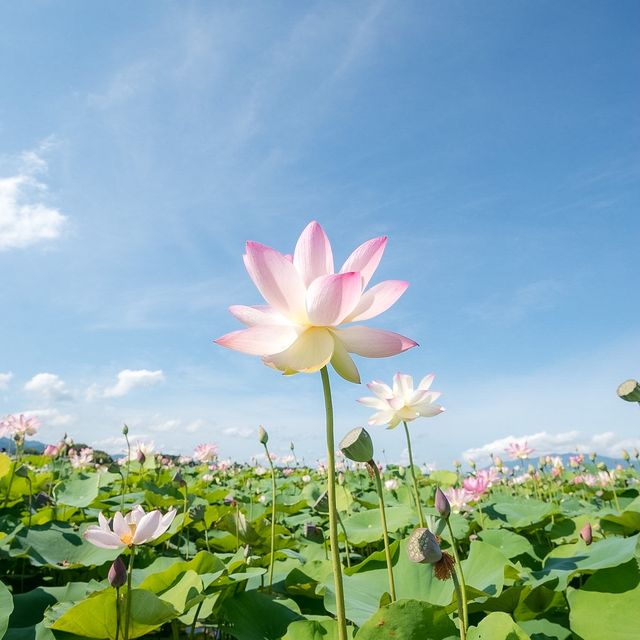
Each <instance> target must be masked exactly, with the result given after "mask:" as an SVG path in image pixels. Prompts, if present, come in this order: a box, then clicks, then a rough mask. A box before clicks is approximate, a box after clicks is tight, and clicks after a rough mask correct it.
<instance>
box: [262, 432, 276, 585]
mask: <svg viewBox="0 0 640 640" xmlns="http://www.w3.org/2000/svg"><path fill="white" fill-rule="evenodd" d="M264 450H265V453H266V454H267V460H268V461H269V466H270V467H271V557H270V558H269V593H271V592H272V591H273V569H274V566H275V553H276V470H275V469H274V468H273V460H271V456H270V455H269V448H268V447H267V443H266V442H265V443H264Z"/></svg>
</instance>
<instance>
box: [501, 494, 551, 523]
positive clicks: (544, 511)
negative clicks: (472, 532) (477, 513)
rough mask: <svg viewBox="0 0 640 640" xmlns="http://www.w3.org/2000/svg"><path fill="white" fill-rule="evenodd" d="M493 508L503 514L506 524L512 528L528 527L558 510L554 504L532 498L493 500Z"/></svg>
mask: <svg viewBox="0 0 640 640" xmlns="http://www.w3.org/2000/svg"><path fill="white" fill-rule="evenodd" d="M493 509H494V511H496V512H497V513H498V514H499V515H501V516H503V518H504V521H505V523H506V526H508V527H510V528H512V529H524V528H526V527H530V526H531V525H533V524H537V523H538V522H542V521H543V520H544V519H545V518H548V517H549V516H551V515H552V514H554V513H557V511H558V510H557V507H556V506H555V505H554V504H550V503H548V502H542V501H541V500H534V499H533V498H525V499H520V500H510V501H506V500H504V501H500V502H495V503H494V504H493Z"/></svg>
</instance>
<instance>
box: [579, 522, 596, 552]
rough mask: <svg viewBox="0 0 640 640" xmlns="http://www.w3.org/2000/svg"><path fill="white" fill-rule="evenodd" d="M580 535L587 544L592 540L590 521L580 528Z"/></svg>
mask: <svg viewBox="0 0 640 640" xmlns="http://www.w3.org/2000/svg"><path fill="white" fill-rule="evenodd" d="M580 537H581V538H582V539H583V540H584V543H585V544H586V545H587V546H589V545H590V544H591V543H592V542H593V530H592V529H591V523H589V522H587V524H585V525H584V527H582V529H580Z"/></svg>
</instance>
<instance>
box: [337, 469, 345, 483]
mask: <svg viewBox="0 0 640 640" xmlns="http://www.w3.org/2000/svg"><path fill="white" fill-rule="evenodd" d="M338 484H339V485H340V486H342V485H343V484H344V473H343V472H342V471H340V472H339V473H338Z"/></svg>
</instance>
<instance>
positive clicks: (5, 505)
mask: <svg viewBox="0 0 640 640" xmlns="http://www.w3.org/2000/svg"><path fill="white" fill-rule="evenodd" d="M17 465H18V462H17V461H16V460H14V461H13V462H12V463H11V473H10V474H9V482H8V483H7V495H6V496H5V497H4V502H3V503H2V508H3V509H6V508H7V505H8V504H9V496H10V495H11V487H12V485H13V477H14V476H15V472H16V466H17Z"/></svg>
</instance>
